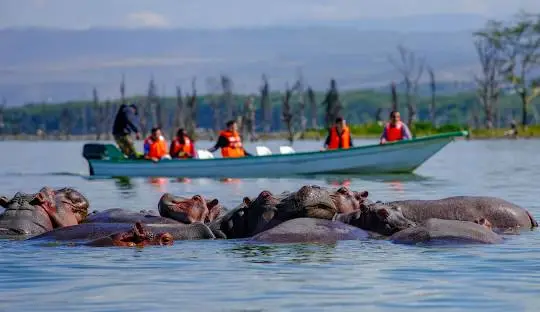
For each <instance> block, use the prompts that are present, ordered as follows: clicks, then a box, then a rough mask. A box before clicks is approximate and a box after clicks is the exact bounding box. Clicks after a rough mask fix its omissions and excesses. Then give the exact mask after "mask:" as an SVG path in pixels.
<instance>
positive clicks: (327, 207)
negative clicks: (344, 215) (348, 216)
mask: <svg viewBox="0 0 540 312" xmlns="http://www.w3.org/2000/svg"><path fill="white" fill-rule="evenodd" d="M277 210H278V216H277V217H278V219H280V220H282V221H286V220H290V219H294V218H316V219H328V220H330V219H332V218H334V216H335V215H336V214H337V213H338V209H337V208H336V205H335V204H334V202H333V201H332V197H331V196H330V192H329V191H328V190H326V189H323V188H321V187H320V186H317V185H305V186H302V187H301V188H300V189H299V190H298V191H297V192H295V193H292V194H290V195H289V196H287V197H286V198H284V199H283V200H282V201H281V202H280V203H279V204H278V205H277Z"/></svg>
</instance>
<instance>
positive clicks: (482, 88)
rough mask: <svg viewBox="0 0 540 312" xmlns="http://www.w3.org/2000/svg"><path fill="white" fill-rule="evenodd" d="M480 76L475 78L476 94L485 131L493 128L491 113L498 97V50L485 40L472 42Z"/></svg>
mask: <svg viewBox="0 0 540 312" xmlns="http://www.w3.org/2000/svg"><path fill="white" fill-rule="evenodd" d="M474 45H475V48H476V53H477V55H478V58H479V60H480V69H481V75H480V76H475V82H476V86H477V90H476V94H477V98H478V101H479V102H480V105H481V106H482V108H483V110H484V115H485V125H486V128H487V129H491V128H493V113H494V109H495V107H496V105H497V102H498V99H499V95H500V88H499V84H500V78H501V77H500V73H499V58H500V57H499V53H500V52H499V50H498V49H497V48H496V47H495V46H494V45H493V44H492V42H490V41H489V40H487V39H485V38H481V39H477V40H476V41H475V42H474Z"/></svg>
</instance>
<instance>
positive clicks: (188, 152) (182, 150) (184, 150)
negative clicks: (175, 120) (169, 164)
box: [171, 136, 195, 158]
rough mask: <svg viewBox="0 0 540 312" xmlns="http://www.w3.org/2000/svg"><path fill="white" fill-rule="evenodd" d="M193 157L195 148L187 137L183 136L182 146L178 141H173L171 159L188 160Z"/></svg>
mask: <svg viewBox="0 0 540 312" xmlns="http://www.w3.org/2000/svg"><path fill="white" fill-rule="evenodd" d="M194 156H195V146H194V145H193V142H191V140H190V139H189V138H188V137H187V136H184V144H182V143H180V139H178V138H176V139H174V141H173V142H172V147H171V157H176V158H190V157H194Z"/></svg>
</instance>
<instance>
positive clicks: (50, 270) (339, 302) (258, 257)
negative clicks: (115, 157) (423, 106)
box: [0, 140, 540, 311]
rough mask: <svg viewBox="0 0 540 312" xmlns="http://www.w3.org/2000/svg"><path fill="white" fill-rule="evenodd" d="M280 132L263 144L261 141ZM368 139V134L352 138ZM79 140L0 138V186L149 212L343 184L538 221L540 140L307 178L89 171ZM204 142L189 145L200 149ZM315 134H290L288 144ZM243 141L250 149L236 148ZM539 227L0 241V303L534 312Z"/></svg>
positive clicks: (475, 144) (468, 146)
mask: <svg viewBox="0 0 540 312" xmlns="http://www.w3.org/2000/svg"><path fill="white" fill-rule="evenodd" d="M280 143H282V142H270V143H266V145H267V146H269V147H270V148H271V149H272V150H274V151H275V150H276V148H277V147H278V146H279V145H280ZM355 143H356V144H367V143H370V142H369V141H357V142H355ZM82 145H83V142H0V149H1V150H2V151H3V153H2V154H1V155H0V164H1V166H0V194H4V195H8V196H12V195H13V194H14V193H15V192H17V191H25V192H35V191H37V190H38V189H39V188H41V187H42V186H44V185H49V186H52V187H61V186H74V187H76V188H78V189H79V190H81V191H82V192H83V193H84V194H85V195H86V196H87V197H88V198H89V199H90V200H91V205H92V208H93V209H106V208H112V207H121V208H127V209H133V210H136V211H138V210H140V209H149V208H151V209H156V206H157V201H158V199H159V197H160V196H161V194H162V193H163V192H172V193H175V194H196V193H201V194H204V195H206V196H210V197H212V196H215V197H217V198H219V200H220V201H222V202H223V203H224V204H225V205H227V206H229V207H232V206H234V205H236V204H237V203H239V202H240V201H241V199H242V197H243V196H255V195H257V194H258V193H259V192H260V191H261V190H263V189H267V190H270V191H272V192H282V191H285V190H291V189H298V188H299V187H300V186H301V185H304V184H319V185H324V186H333V185H334V186H337V185H340V184H345V185H349V186H350V187H352V188H354V189H366V190H369V192H370V196H371V197H372V198H374V199H380V200H396V199H409V198H417V199H430V198H440V197H446V196H452V195H478V194H481V195H492V196H500V197H502V198H504V199H507V200H510V201H512V202H515V203H517V204H519V205H522V206H524V207H526V208H528V209H529V210H530V211H531V212H532V213H533V215H535V216H536V217H537V218H539V219H540V204H539V201H538V187H539V183H538V177H539V176H540V165H539V163H538V160H537V159H538V154H540V141H536V140H515V141H489V142H488V141H471V142H466V141H458V142H455V143H452V144H450V145H449V146H447V147H446V148H444V149H443V150H442V151H441V152H440V153H439V154H437V155H436V156H435V157H433V158H432V159H430V160H429V161H428V162H427V163H425V164H424V165H423V166H422V167H421V168H419V169H418V170H417V171H416V174H414V175H400V176H368V177H354V178H350V177H347V178H346V179H345V178H343V177H339V176H333V177H331V176H321V177H313V178H310V179H245V180H240V181H237V182H233V183H223V182H219V181H215V180H211V179H194V180H192V181H191V182H189V183H178V182H175V181H174V180H169V179H162V180H159V179H158V180H149V179H130V180H91V179H88V178H87V177H86V176H87V174H88V168H87V165H86V163H85V162H84V160H83V159H82V157H81V150H82ZM210 145H211V143H210V142H206V143H204V142H201V143H200V144H199V146H198V148H205V147H209V146H210ZM321 145H322V142H299V143H296V144H295V146H294V147H295V149H296V150H299V151H301V150H312V149H318V148H320V146H321ZM248 150H254V148H253V146H249V145H248ZM539 272H540V233H539V231H537V230H536V231H531V232H527V233H524V234H522V235H519V236H509V237H507V240H506V241H505V243H504V244H501V245H493V246H443V247H441V246H438V247H418V246H401V245H394V244H391V243H388V242H385V241H367V242H357V241H343V242H339V243H337V244H335V245H314V244H313V245H310V244H305V245H261V246H256V245H247V244H244V243H242V242H240V241H192V242H184V241H177V242H175V245H174V246H171V247H150V248H144V249H128V248H125V249H122V248H88V247H67V246H66V247H59V246H39V245H38V246H36V245H33V244H30V243H28V242H25V241H10V240H0V311H59V310H60V311H72V310H84V311H238V310H250V311H256V310H259V311H260V310H264V311H270V310H272V311H278V310H279V311H284V310H287V311H319V310H334V311H349V310H350V311H358V310H359V309H361V310H362V311H418V310H428V311H452V310H455V311H463V310H473V309H474V310H489V311H509V310H510V311H538V309H539V308H538V306H539V305H540V296H539V295H540V273H539Z"/></svg>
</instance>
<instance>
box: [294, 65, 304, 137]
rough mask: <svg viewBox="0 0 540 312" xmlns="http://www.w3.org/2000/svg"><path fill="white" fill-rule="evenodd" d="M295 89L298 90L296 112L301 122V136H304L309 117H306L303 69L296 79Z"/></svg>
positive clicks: (299, 122)
mask: <svg viewBox="0 0 540 312" xmlns="http://www.w3.org/2000/svg"><path fill="white" fill-rule="evenodd" d="M293 90H294V91H295V92H296V94H297V96H298V108H297V109H296V110H295V111H296V113H295V114H294V115H295V116H296V117H297V118H298V121H297V122H298V124H299V130H300V137H301V138H303V137H304V134H305V132H306V127H307V119H306V114H305V113H306V93H305V90H304V75H303V74H302V71H301V70H299V71H298V79H297V81H296V84H295V86H294V87H293Z"/></svg>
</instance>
